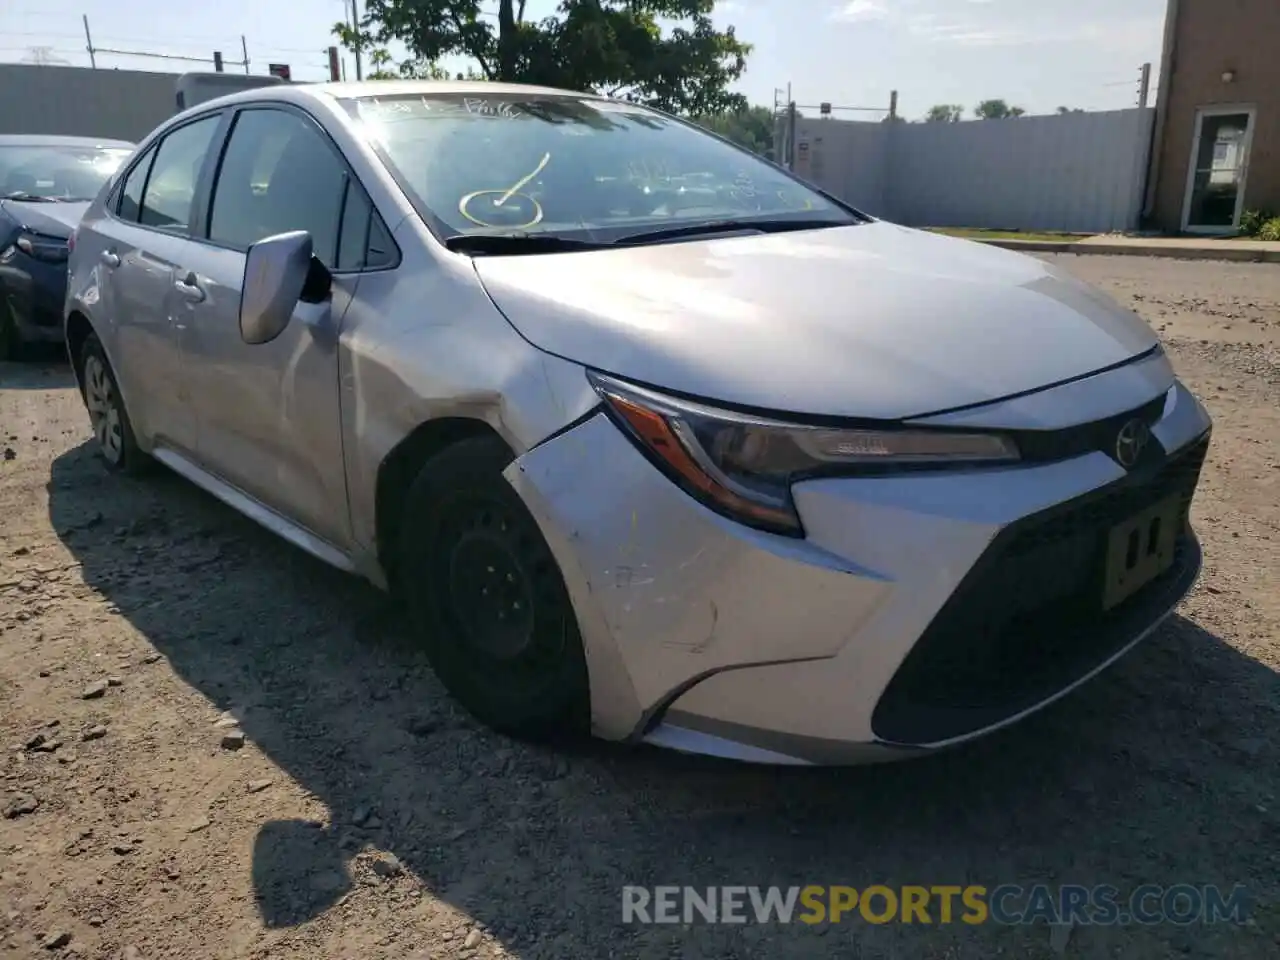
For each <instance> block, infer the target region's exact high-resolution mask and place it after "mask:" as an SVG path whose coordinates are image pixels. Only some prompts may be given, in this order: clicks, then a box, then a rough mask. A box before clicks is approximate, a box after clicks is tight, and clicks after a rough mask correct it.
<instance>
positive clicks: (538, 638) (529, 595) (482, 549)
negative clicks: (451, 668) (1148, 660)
mask: <svg viewBox="0 0 1280 960" xmlns="http://www.w3.org/2000/svg"><path fill="white" fill-rule="evenodd" d="M448 506H449V509H448V510H447V512H446V517H447V519H446V520H445V521H444V523H443V525H442V529H441V531H440V534H441V537H440V541H441V546H442V548H443V549H441V550H440V552H439V553H438V554H437V555H436V557H435V558H434V567H435V569H434V571H433V579H434V580H435V582H436V583H437V584H438V585H439V587H438V589H440V590H441V594H442V595H441V600H442V601H443V611H442V612H443V613H444V615H445V621H446V623H447V624H448V627H449V628H450V629H451V630H452V631H453V632H454V633H455V635H456V636H458V637H459V639H460V640H461V641H462V642H463V644H464V646H465V648H466V649H467V650H468V651H469V652H470V654H471V656H472V657H474V658H476V659H475V661H474V662H473V664H472V668H473V670H475V671H476V672H477V673H479V674H481V675H483V676H484V677H485V678H486V680H487V681H489V682H490V683H495V682H496V683H499V684H502V683H504V682H506V683H511V682H518V683H527V682H528V681H529V680H530V679H533V678H534V677H538V676H540V675H542V673H543V671H545V670H546V669H547V668H548V667H551V666H552V665H553V664H555V663H557V662H558V661H559V660H560V658H561V657H562V656H563V652H564V645H565V643H566V640H567V638H566V637H565V635H564V631H563V625H561V624H556V623H554V620H555V618H554V617H552V618H551V620H550V621H549V620H548V616H547V615H548V613H549V607H548V604H549V601H551V599H552V594H553V590H552V588H551V584H552V582H553V580H552V577H553V576H554V574H555V570H554V567H552V566H551V565H550V563H549V559H548V558H544V557H542V556H540V553H541V551H539V550H538V549H537V547H536V545H535V541H534V539H533V537H532V531H529V530H525V529H523V527H524V525H523V524H521V523H520V522H519V521H518V520H517V519H516V518H515V517H514V516H513V515H512V514H511V513H510V511H509V510H508V508H507V507H506V506H505V505H503V504H501V503H499V502H497V501H495V500H493V499H491V498H489V497H486V496H476V495H463V496H461V497H457V498H451V502H450V503H449V505H448ZM477 548H478V549H477ZM477 553H478V554H481V555H483V554H487V555H488V560H489V562H487V563H478V562H476V561H477V559H478V557H477ZM502 553H505V554H506V557H505V558H502V559H503V560H505V562H495V561H499V555H500V554H502ZM466 554H471V556H470V557H467V556H466ZM490 565H492V566H493V567H494V568H495V569H494V571H493V574H494V575H495V576H494V577H493V578H492V580H484V578H477V577H476V576H475V575H474V574H475V572H476V571H477V568H478V569H479V570H480V571H481V572H484V573H488V572H489V571H488V570H487V568H488V567H489V566H490ZM466 568H470V570H469V571H468V570H467V569H466ZM508 574H510V575H512V576H513V579H512V580H508V579H507V577H508ZM478 580H480V581H483V585H485V586H487V587H488V588H489V590H490V597H491V599H496V600H498V602H499V603H500V604H501V603H503V602H504V601H505V605H506V606H507V618H508V630H504V631H501V634H499V635H495V634H493V633H490V632H489V631H488V630H486V629H485V627H486V626H488V627H490V628H492V627H493V626H496V624H495V623H494V622H493V620H492V619H490V618H489V617H486V616H484V615H483V614H482V615H481V616H479V617H477V616H476V613H477V611H476V610H475V609H474V608H471V609H467V608H468V607H470V604H469V603H468V602H467V601H468V600H476V599H479V597H478V595H477V594H479V593H480V589H479V588H478V587H479V583H478ZM468 581H469V582H470V585H471V586H472V587H473V588H477V589H467V588H466V587H465V586H464V584H466V583H467V582H468ZM502 584H505V587H504V586H502ZM460 587H461V588H462V589H459V588H460ZM495 587H497V588H498V590H497V592H498V593H499V596H498V597H496V598H493V597H492V596H491V595H492V593H493V592H495V591H494V588H495ZM486 620H488V623H487V624H484V623H483V621H486ZM512 621H514V622H512ZM557 628H559V629H557ZM482 633H488V634H489V635H488V636H487V637H482V636H481V634H482ZM502 634H505V635H502Z"/></svg>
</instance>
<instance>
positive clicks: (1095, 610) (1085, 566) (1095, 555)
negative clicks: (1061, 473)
mask: <svg viewBox="0 0 1280 960" xmlns="http://www.w3.org/2000/svg"><path fill="white" fill-rule="evenodd" d="M1208 446H1209V440H1208V437H1207V436H1206V437H1204V438H1203V439H1201V440H1200V441H1198V442H1197V443H1195V444H1194V445H1192V446H1191V447H1190V448H1188V449H1186V450H1185V451H1182V452H1179V453H1178V454H1177V455H1176V456H1174V457H1172V458H1169V459H1167V460H1165V461H1164V462H1163V464H1160V465H1157V466H1156V467H1155V468H1154V469H1148V470H1147V471H1145V472H1134V473H1131V474H1130V475H1128V476H1127V477H1125V478H1124V479H1123V480H1120V481H1117V482H1116V483H1114V484H1111V485H1109V486H1108V487H1105V488H1104V489H1102V490H1099V491H1095V492H1093V493H1090V494H1087V495H1085V496H1083V497H1080V498H1078V499H1076V500H1072V501H1068V502H1067V503H1064V504H1060V505H1058V506H1055V507H1053V508H1051V509H1049V510H1047V511H1044V512H1042V513H1039V514H1036V515H1034V516H1031V517H1027V518H1025V519H1023V520H1020V521H1018V522H1016V523H1013V524H1011V525H1009V526H1008V527H1006V528H1005V529H1004V530H1003V531H1001V533H1000V534H999V536H997V537H996V538H995V540H994V541H993V542H992V543H991V545H990V546H989V547H988V548H987V550H986V552H985V553H984V554H983V556H982V558H981V559H980V560H979V561H978V563H976V564H975V565H974V568H973V569H972V570H971V571H970V572H969V574H968V576H966V577H965V579H964V580H963V581H962V582H961V584H960V586H959V587H958V588H957V589H956V591H955V593H954V594H952V596H951V598H950V599H949V600H948V601H947V603H946V604H945V605H944V606H943V608H942V610H941V611H939V613H938V615H937V616H936V617H935V618H934V620H933V622H932V623H931V624H930V625H929V627H928V628H927V629H926V630H925V632H924V634H923V635H922V636H921V638H920V640H919V641H918V642H917V643H916V645H915V646H914V647H913V648H912V650H911V652H910V653H909V654H908V655H907V657H906V659H905V660H904V661H903V663H902V665H901V667H899V669H898V672H897V673H896V674H895V675H894V678H893V680H892V681H891V682H890V684H889V686H888V687H887V688H886V690H885V692H884V694H883V695H882V696H881V698H880V702H879V703H878V704H877V706H876V710H875V713H874V714H873V717H872V728H873V730H874V731H875V733H876V735H877V736H878V737H880V738H881V739H883V740H889V741H893V742H896V743H915V744H927V743H937V742H940V741H944V740H949V739H952V738H955V737H961V736H964V735H966V734H969V733H973V732H975V731H977V730H981V729H983V728H985V727H989V726H992V725H993V724H997V723H1000V722H1002V721H1004V720H1007V719H1008V718H1010V717H1013V716H1016V715H1017V714H1018V713H1021V712H1022V711H1024V710H1027V709H1030V708H1031V707H1033V706H1035V705H1036V704H1037V703H1040V702H1042V701H1043V700H1045V699H1047V698H1049V697H1051V696H1053V695H1054V694H1055V693H1057V692H1058V691H1060V690H1062V689H1063V688H1064V687H1067V686H1070V685H1071V684H1072V683H1074V682H1075V681H1077V680H1079V679H1080V678H1081V677H1084V676H1086V675H1087V674H1089V673H1090V672H1091V671H1093V670H1095V669H1096V668H1097V667H1098V666H1099V665H1100V664H1102V663H1104V662H1106V661H1107V660H1108V659H1109V658H1110V657H1112V656H1113V655H1115V653H1116V652H1117V651H1119V650H1121V649H1123V648H1124V647H1125V646H1126V645H1127V644H1128V643H1129V642H1130V641H1131V640H1132V639H1133V637H1134V636H1135V635H1136V634H1138V633H1140V632H1141V631H1142V630H1143V628H1144V627H1146V626H1147V625H1149V624H1150V622H1151V620H1152V618H1154V617H1156V616H1158V615H1159V614H1160V613H1163V612H1164V610H1166V609H1167V608H1168V607H1169V606H1170V605H1171V604H1172V603H1173V602H1174V601H1175V600H1176V598H1177V597H1178V596H1180V595H1181V593H1182V592H1184V591H1185V590H1186V589H1187V587H1188V586H1189V585H1190V582H1191V581H1192V580H1194V577H1195V575H1196V572H1197V570H1198V568H1199V560H1200V556H1199V545H1198V544H1197V543H1196V541H1195V538H1194V536H1193V535H1192V534H1191V532H1190V527H1189V526H1188V524H1187V517H1188V515H1189V512H1190V509H1191V500H1192V497H1193V496H1194V494H1195V489H1196V485H1197V483H1198V482H1199V479H1200V471H1201V468H1202V467H1203V465H1204V459H1205V454H1206V453H1207V451H1208ZM1174 496H1176V497H1177V498H1178V502H1179V504H1180V515H1179V517H1178V529H1179V530H1181V531H1183V532H1182V534H1181V535H1180V537H1179V539H1178V541H1177V545H1176V548H1175V556H1174V562H1173V566H1172V567H1171V568H1170V569H1169V570H1167V571H1165V572H1164V573H1163V574H1161V575H1160V576H1159V577H1157V578H1156V579H1155V580H1153V581H1151V582H1150V583H1148V584H1146V585H1145V586H1143V587H1142V588H1141V589H1140V590H1138V591H1137V592H1136V593H1135V594H1133V595H1132V596H1131V597H1129V598H1128V599H1127V600H1125V601H1124V602H1123V603H1121V604H1120V605H1119V606H1117V607H1115V608H1113V609H1111V610H1104V609H1103V604H1102V599H1103V583H1104V576H1103V574H1104V567H1105V558H1106V541H1107V534H1108V532H1109V531H1110V529H1111V528H1112V527H1113V526H1115V525H1116V524H1118V523H1121V522H1123V521H1125V520H1127V519H1129V518H1130V517H1132V516H1134V515H1136V514H1137V513H1139V512H1140V511H1142V510H1143V509H1144V508H1146V507H1148V506H1150V505H1152V504H1154V503H1157V502H1159V501H1162V500H1164V499H1165V498H1166V497H1174Z"/></svg>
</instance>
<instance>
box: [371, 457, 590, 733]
mask: <svg viewBox="0 0 1280 960" xmlns="http://www.w3.org/2000/svg"><path fill="white" fill-rule="evenodd" d="M510 462H511V452H510V451H509V450H508V449H507V447H506V445H505V444H504V443H503V442H502V441H501V440H499V439H498V438H496V437H477V438H474V439H471V440H464V441H462V442H460V443H457V444H455V445H454V446H452V447H449V448H448V449H446V450H444V451H443V452H441V453H440V454H438V455H436V456H435V457H433V458H432V459H431V460H429V461H428V462H427V463H426V465H425V466H423V468H422V470H421V472H420V473H419V474H418V476H417V478H416V479H415V480H414V482H413V484H412V486H411V487H410V490H409V494H408V498H409V499H408V502H407V503H406V505H405V510H404V514H403V518H404V519H403V523H402V525H401V529H400V542H399V564H398V565H397V568H396V587H397V590H398V592H399V593H400V594H401V596H402V597H403V598H404V602H405V604H406V606H407V607H408V610H409V614H410V617H411V618H412V620H413V625H414V628H415V630H416V632H417V633H418V635H419V637H420V638H421V640H422V642H423V643H424V644H425V646H426V650H427V655H428V657H429V659H430V660H431V665H432V667H433V668H434V669H435V672H436V675H437V676H438V677H439V678H440V680H441V682H442V683H443V684H444V685H445V687H446V688H447V689H448V691H449V692H450V693H451V694H452V695H453V696H454V697H455V698H456V699H457V700H458V701H459V702H460V703H461V704H462V706H463V707H465V708H466V709H467V711H469V712H470V713H471V714H472V715H473V716H475V717H476V718H477V719H478V720H480V721H481V722H482V723H485V724H487V725H488V726H490V727H492V728H494V729H495V730H498V731H501V732H502V733H506V734H509V735H511V736H515V737H521V738H524V739H532V740H547V739H551V738H554V737H562V736H574V735H579V734H581V733H583V732H585V731H586V730H587V729H588V727H589V724H590V693H589V689H588V684H587V666H586V657H585V655H584V653H583V648H582V637H581V634H580V633H579V630H578V621H577V617H576V616H575V615H574V612H573V606H572V604H571V603H570V601H569V594H568V591H567V590H566V588H565V585H564V579H563V578H562V576H561V574H560V568H559V566H558V565H557V564H556V561H555V557H554V556H553V555H552V553H551V549H550V548H549V547H548V546H547V543H546V541H545V540H544V539H543V537H542V533H541V531H540V530H539V529H538V525H537V523H536V522H535V521H534V519H533V516H532V515H531V514H530V513H529V511H528V509H527V508H526V507H525V505H524V503H523V502H522V501H521V500H520V498H519V496H517V495H516V493H515V491H514V490H513V489H512V488H511V485H510V484H509V483H508V482H507V481H506V480H505V479H504V478H503V476H502V470H503V469H504V468H505V467H506V466H507V465H508V464H509V463H510Z"/></svg>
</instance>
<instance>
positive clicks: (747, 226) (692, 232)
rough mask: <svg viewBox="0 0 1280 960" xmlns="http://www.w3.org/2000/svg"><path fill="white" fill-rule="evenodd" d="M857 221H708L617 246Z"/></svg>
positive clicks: (635, 236) (643, 234)
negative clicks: (716, 234)
mask: <svg viewBox="0 0 1280 960" xmlns="http://www.w3.org/2000/svg"><path fill="white" fill-rule="evenodd" d="M857 223H858V221H856V220H854V221H850V222H848V223H844V222H841V221H839V220H829V219H828V220H795V219H787V218H780V219H776V220H765V219H760V220H708V221H705V222H703V223H690V224H686V225H684V226H681V227H659V228H658V229H657V230H642V231H640V232H639V233H629V234H627V235H626V236H625V237H619V238H618V240H617V241H615V242H616V243H617V245H619V246H626V245H627V244H634V243H653V242H654V241H659V240H679V239H681V238H682V237H700V236H703V235H705V234H715V233H738V232H746V231H756V232H757V233H788V232H790V231H792V230H821V229H823V228H825V227H852V226H855V225H856V224H857Z"/></svg>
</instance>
